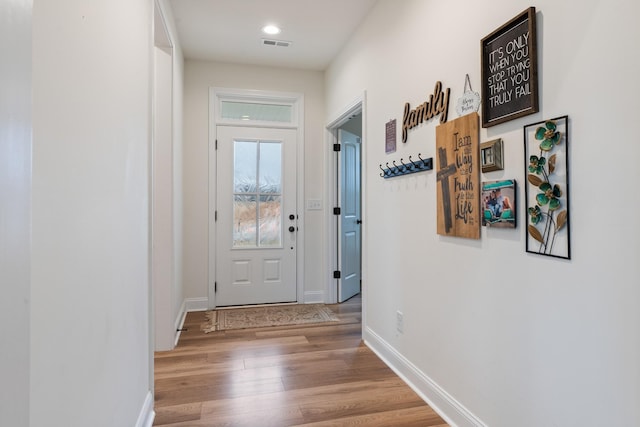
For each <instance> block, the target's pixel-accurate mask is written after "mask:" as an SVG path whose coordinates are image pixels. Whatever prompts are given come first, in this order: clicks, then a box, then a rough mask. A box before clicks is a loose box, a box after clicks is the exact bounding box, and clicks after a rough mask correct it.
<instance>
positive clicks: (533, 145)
mask: <svg viewBox="0 0 640 427" xmlns="http://www.w3.org/2000/svg"><path fill="white" fill-rule="evenodd" d="M568 121H569V118H568V116H563V117H558V118H555V119H550V120H545V121H543V122H539V123H533V124H531V125H527V126H525V128H524V132H525V159H526V161H527V162H528V163H527V168H526V170H527V185H526V187H525V191H526V197H525V198H526V203H527V220H528V221H527V239H526V241H527V252H532V253H537V254H541V255H549V256H554V257H559V258H566V259H570V258H571V257H570V247H569V221H568V219H569V197H568V161H567V144H568V139H569V138H568Z"/></svg>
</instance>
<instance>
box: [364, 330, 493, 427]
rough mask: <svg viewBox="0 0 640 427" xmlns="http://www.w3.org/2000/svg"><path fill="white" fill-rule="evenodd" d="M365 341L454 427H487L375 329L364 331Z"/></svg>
mask: <svg viewBox="0 0 640 427" xmlns="http://www.w3.org/2000/svg"><path fill="white" fill-rule="evenodd" d="M363 338H364V341H365V344H366V345H367V346H368V347H369V348H370V349H371V350H373V352H374V353H376V354H377V355H378V357H380V359H382V361H384V363H386V364H387V366H389V367H390V368H391V369H392V370H393V371H394V372H395V373H396V374H398V376H399V377H400V378H402V380H403V381H404V382H406V383H407V384H408V385H409V387H411V388H412V389H413V390H414V391H415V392H416V393H418V395H419V396H420V397H421V398H422V399H423V400H424V401H426V402H427V403H428V404H429V406H431V408H433V410H434V411H436V412H437V413H438V414H439V415H440V416H441V417H442V418H443V419H444V420H445V421H446V422H447V423H448V424H449V425H450V426H451V427H487V425H486V424H485V423H483V422H482V421H481V420H480V419H479V418H478V417H476V416H475V415H473V414H472V413H471V411H469V410H468V409H467V408H465V407H464V405H462V404H461V403H460V402H458V401H457V400H456V399H454V398H453V397H452V396H451V395H449V393H447V392H446V391H445V390H444V389H442V387H440V386H439V385H438V384H436V383H435V382H434V381H433V380H432V379H431V378H429V377H428V376H427V375H425V374H424V373H423V372H422V371H420V370H419V369H418V368H417V367H416V366H415V365H414V364H412V363H411V362H410V361H409V360H407V359H406V358H405V357H404V356H403V355H402V354H400V353H398V351H396V349H395V348H393V347H392V346H391V345H390V344H389V343H388V342H386V341H385V340H384V339H382V337H380V336H379V335H377V334H376V333H375V332H373V331H372V330H371V329H369V328H364V329H363Z"/></svg>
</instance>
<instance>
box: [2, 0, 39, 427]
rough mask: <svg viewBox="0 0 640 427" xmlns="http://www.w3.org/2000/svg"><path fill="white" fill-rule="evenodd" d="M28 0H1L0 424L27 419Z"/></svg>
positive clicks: (19, 424) (22, 423)
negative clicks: (0, 292) (9, 0)
mask: <svg viewBox="0 0 640 427" xmlns="http://www.w3.org/2000/svg"><path fill="white" fill-rule="evenodd" d="M31 9H32V3H31V1H30V0H23V1H11V2H2V3H0V54H1V55H2V58H3V59H2V65H1V66H0V93H1V94H2V95H1V96H0V288H2V298H0V339H2V344H1V346H2V350H0V378H1V379H2V380H1V381H0V425H2V426H14V427H26V426H28V425H29V347H30V345H29V329H30V318H29V314H30V301H29V299H30V251H31V244H30V241H31Z"/></svg>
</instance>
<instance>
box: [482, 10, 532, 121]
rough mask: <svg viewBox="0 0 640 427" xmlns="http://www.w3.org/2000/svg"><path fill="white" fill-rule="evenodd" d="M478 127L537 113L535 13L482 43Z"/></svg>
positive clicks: (527, 12)
mask: <svg viewBox="0 0 640 427" xmlns="http://www.w3.org/2000/svg"><path fill="white" fill-rule="evenodd" d="M481 46H482V127H485V128H486V127H489V126H494V125H497V124H499V123H503V122H506V121H509V120H513V119H515V118H518V117H522V116H526V115H528V114H533V113H536V112H538V61H537V43H536V9H535V7H530V8H529V9H527V10H525V11H524V12H522V13H521V14H519V15H518V16H516V17H515V18H513V19H512V20H511V21H509V22H507V23H506V24H504V25H503V26H502V27H500V28H498V29H497V30H495V31H494V32H492V33H491V34H489V35H488V36H486V37H485V38H483V39H482V42H481Z"/></svg>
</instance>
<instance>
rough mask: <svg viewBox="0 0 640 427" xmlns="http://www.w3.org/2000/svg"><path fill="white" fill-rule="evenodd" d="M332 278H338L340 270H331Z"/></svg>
mask: <svg viewBox="0 0 640 427" xmlns="http://www.w3.org/2000/svg"><path fill="white" fill-rule="evenodd" d="M333 278H334V279H339V278H340V270H336V271H334V272H333Z"/></svg>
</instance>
